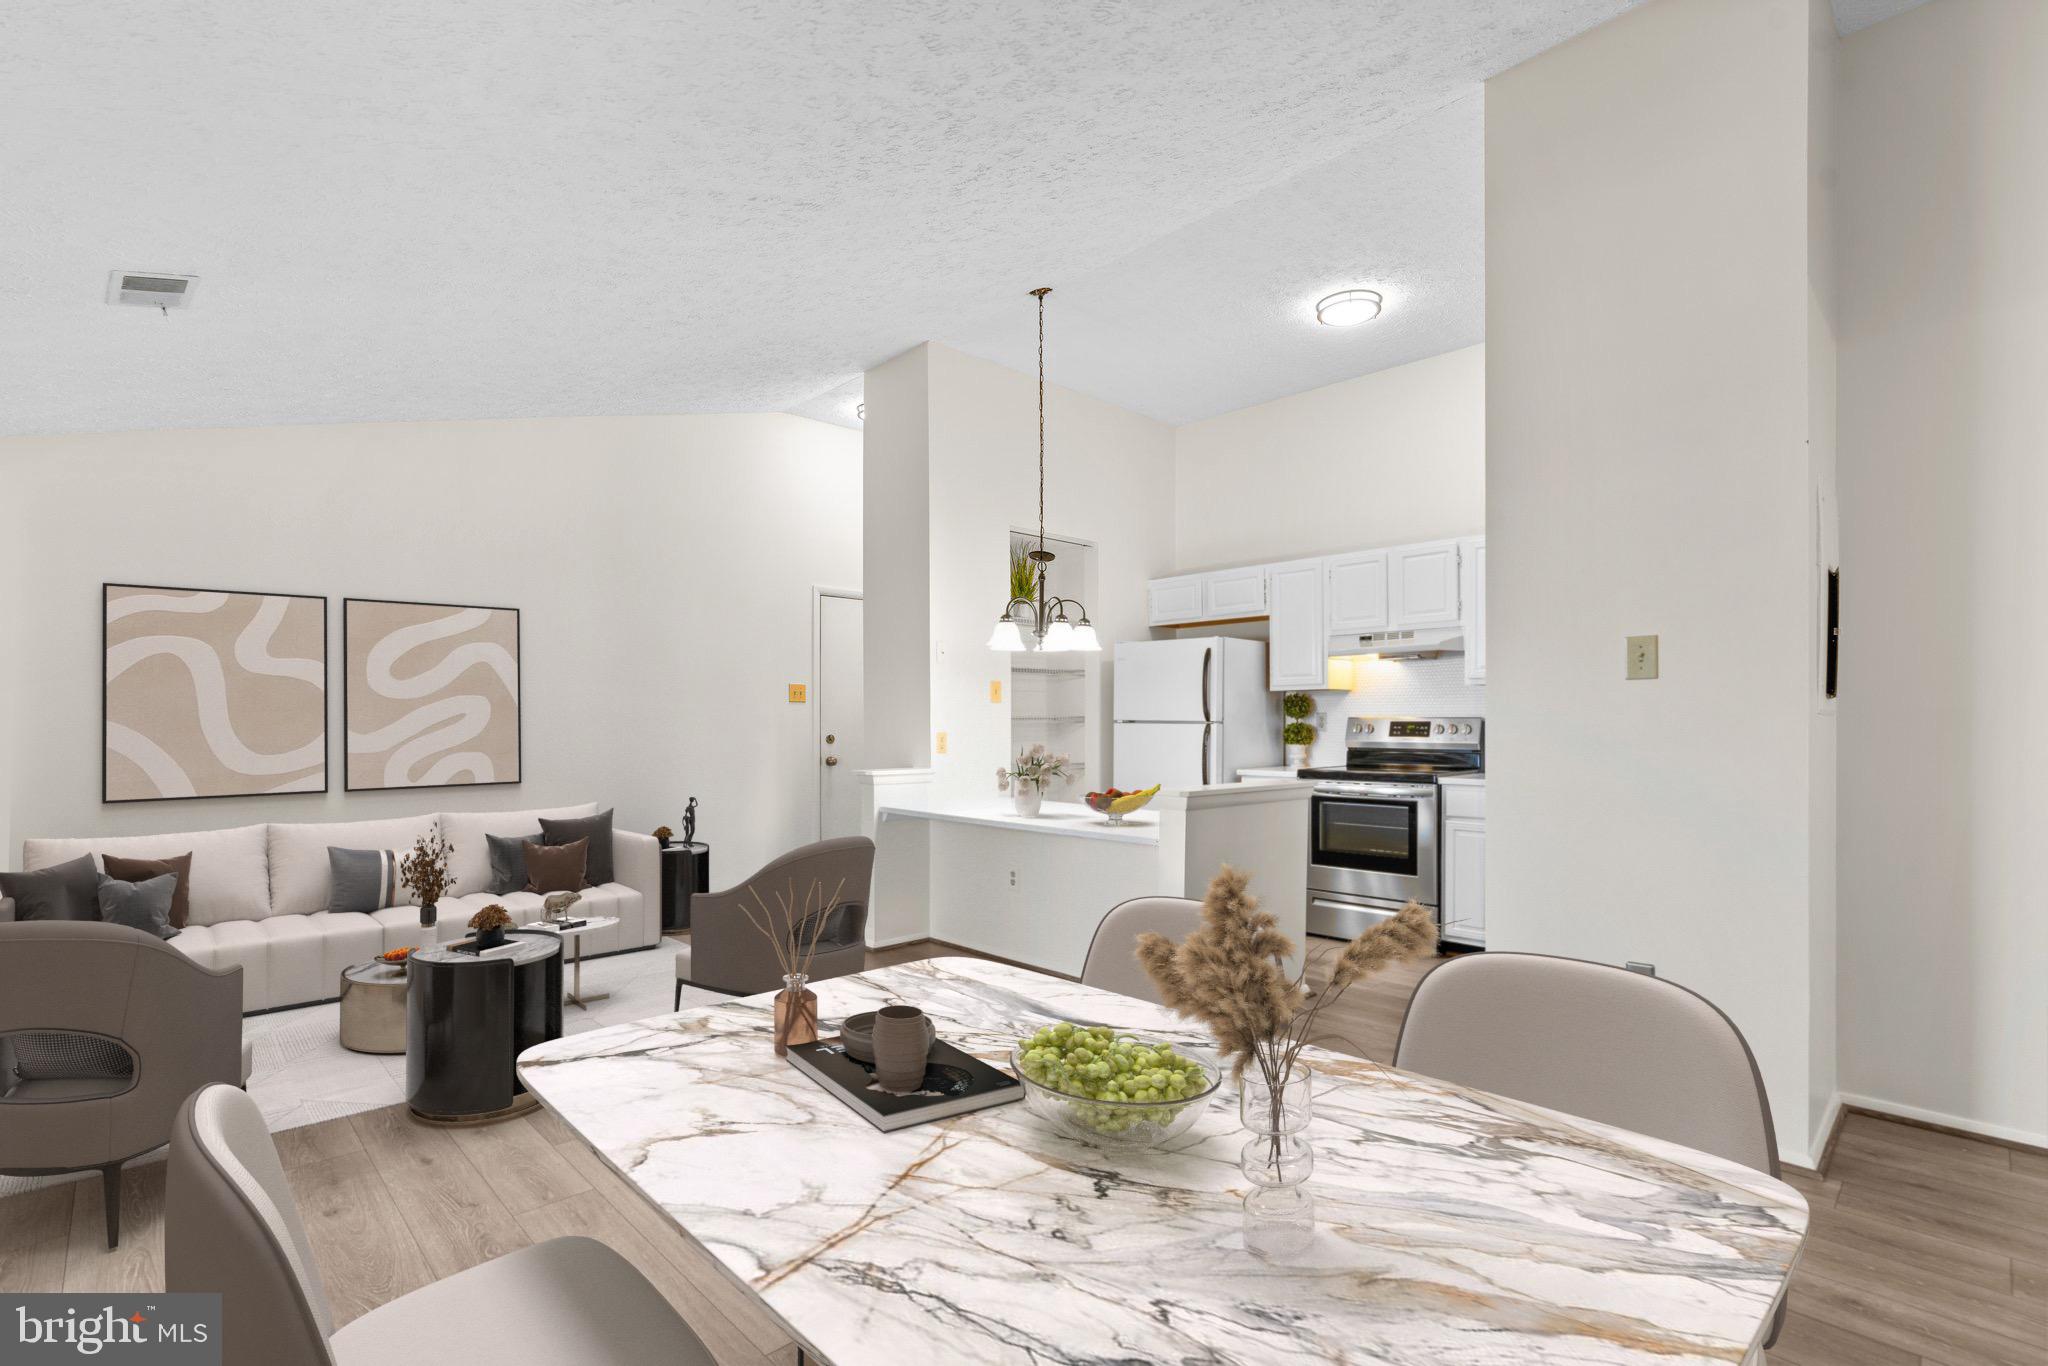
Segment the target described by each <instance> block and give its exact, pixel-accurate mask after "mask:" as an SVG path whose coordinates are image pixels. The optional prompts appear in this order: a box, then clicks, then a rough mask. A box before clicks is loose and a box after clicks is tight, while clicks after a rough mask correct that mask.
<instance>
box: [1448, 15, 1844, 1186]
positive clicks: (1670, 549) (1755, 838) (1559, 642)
mask: <svg viewBox="0 0 2048 1366" xmlns="http://www.w3.org/2000/svg"><path fill="white" fill-rule="evenodd" d="M1808 25H1809V8H1808V4H1807V2H1806V0H1651V3H1648V4H1645V5H1643V6H1642V7H1640V8H1638V9H1634V10H1631V11H1630V12H1629V13H1627V14H1624V15H1622V16H1620V17H1619V18H1617V19H1614V20H1612V21H1610V22H1609V23H1607V24H1604V25H1602V26H1600V27H1599V28H1597V29H1594V30H1592V31H1591V32H1589V33H1586V34H1584V35H1582V36H1580V37H1579V38H1577V39H1575V40H1573V41H1571V42H1569V43H1566V44H1564V45H1562V46H1560V47H1558V48H1555V49H1553V50H1551V51H1550V52H1547V53H1545V54H1543V55H1542V56H1540V57H1537V58H1535V59H1533V60H1531V61H1529V62H1527V63H1524V64H1523V65H1521V66H1519V67H1516V68H1515V69H1513V70H1511V71H1508V72H1506V73H1504V74H1503V75H1500V76H1497V77H1495V78H1494V79H1493V80H1491V81H1489V82H1488V84H1487V94H1486V126H1487V148H1486V155H1487V186H1486V199H1487V204H1486V213H1487V354H1486V393H1487V417H1486V433H1487V469H1486V484H1487V487H1486V504H1487V507H1486V519H1485V522H1486V534H1487V545H1488V553H1489V558H1490V559H1491V560H1492V562H1493V564H1494V565H1495V566H1496V567H1499V566H1505V567H1507V568H1506V571H1505V572H1497V573H1495V574H1494V575H1493V577H1492V580H1491V582H1490V583H1489V586H1488V587H1489V602H1488V606H1489V628H1490V629H1489V639H1488V646H1489V659H1488V678H1487V693H1488V717H1487V720H1488V741H1489V743H1488V753H1487V768H1488V772H1487V789H1488V791H1487V805H1488V811H1487V846H1488V847H1487V912H1488V921H1489V923H1488V927H1487V929H1488V943H1489V947H1495V948H1502V949H1511V950H1529V951H1535V952H1543V953H1555V954H1563V955H1567V956H1570V957H1576V958H1586V959H1593V960H1597V961H1602V962H1609V963H1620V962H1622V961H1625V960H1630V959H1636V960H1643V961H1647V962H1651V963H1654V964H1656V965H1657V969H1658V972H1659V975H1661V976H1663V977H1665V978H1668V979H1670V980H1671V981H1674V982H1677V983H1680V984H1682V985H1684V986H1688V987H1691V988H1692V989H1694V990H1696V991H1698V992H1700V993H1702V994H1703V995H1705V996H1707V997H1708V998H1709V999H1711V1000H1713V1001H1714V1002H1715V1003H1716V1004H1718V1005H1719V1006H1720V1007H1721V1008H1722V1009H1723V1010H1725V1011H1726V1012H1727V1013H1728V1014H1729V1015H1730V1016H1731V1017H1732V1018H1733V1019H1734V1020H1735V1022H1736V1023H1737V1025H1739V1026H1740V1027H1741V1029H1742V1030H1743V1032H1744V1034H1745V1035H1746V1036H1747V1037H1748V1040H1749V1043H1750V1045H1751V1047H1752V1049H1753V1050H1754V1051H1755V1054H1756V1057H1757V1060H1758V1062H1759V1064H1760V1066H1761V1068H1762V1070H1763V1074H1764V1077H1765V1081H1766V1084H1767V1086H1768V1089H1769V1092H1770V1098H1771V1103H1772V1109H1773V1112H1774V1116H1775V1119H1776V1122H1777V1127H1778V1134H1779V1140H1780V1144H1781V1147H1782V1149H1783V1151H1784V1153H1785V1155H1786V1157H1787V1158H1788V1159H1789V1160H1792V1161H1795V1162H1805V1161H1809V1160H1810V1142H1811V1138H1812V1134H1813V1129H1814V1114H1813V1110H1814V1106H1813V1096H1812V1087H1813V1084H1814V1077H1813V1047H1812V1042H1813V1040H1812V1033H1813V1020H1812V1018H1811V1013H1810V1012H1811V1002H1812V999H1813V996H1814V992H1815V980H1816V978H1829V979H1831V978H1832V975H1833V972H1834V965H1833V962H1832V959H1831V958H1829V959H1828V961H1825V962H1822V961H1818V959H1817V952H1821V953H1825V952H1827V951H1828V948H1827V946H1821V947H1820V948H1819V949H1818V950H1817V947H1816V945H1815V944H1814V942H1813V940H1812V938H1811V935H1810V917H1811V915H1812V896H1813V893H1814V887H1813V863H1814V857H1815V856H1814V851H1813V848H1812V845H1811V838H1810V835H1811V830H1812V826H1813V822H1814V820H1815V815H1814V811H1813V804H1812V792H1811V787H1812V783H1811V773H1810V765H1811V763H1812V753H1811V749H1812V736H1811V731H1812V727H1813V718H1814V713H1815V698H1814V695H1813V691H1812V686H1811V685H1812V680H1813V672H1812V661H1813V656H1814V651H1813V649H1812V643H1811V637H1810V635H1809V628H1810V626H1811V624H1812V609H1811V602H1810V592H1809V590H1810V587H1811V584H1812V562H1813V556H1814V548H1813V537H1814V532H1813V528H1814V526H1815V509H1814V500H1813V488H1812V473H1811V462H1810V459H1809V453H1808V442H1809V439H1810V436H1811V431H1810V422H1811V419H1812V414H1811V412H1810V406H1811V404H1812V403H1813V402H1814V396H1813V392H1812V389H1811V386H1810V383H1809V377H1810V373H1811V365H1812V358H1811V356H1810V354H1809V346H1810V344H1811V337H1810V335H1809V327H1810V317H1809V288H1810V283H1811V282H1810V279H1809V272H1810V269H1811V265H1810V262H1809V256H1808V219H1809V205H1808V190H1809V185H1808V169H1809V162H1808V138H1809V129H1808V113H1809V109H1808V98H1809V82H1810V79H1811V77H1810V73H1809V70H1808V59H1809V49H1808V33H1809V27H1808ZM1650 633H1655V634H1658V635H1660V636H1661V654H1662V676H1661V678H1659V679H1657V680H1655V681H1649V682H1628V681H1625V677H1624V657H1625V643H1624V642H1625V638H1626V637H1628V636H1630V635H1636V634H1650Z"/></svg>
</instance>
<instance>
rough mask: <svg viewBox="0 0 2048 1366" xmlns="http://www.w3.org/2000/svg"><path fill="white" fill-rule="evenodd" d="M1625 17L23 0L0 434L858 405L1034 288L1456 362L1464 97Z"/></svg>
mask: <svg viewBox="0 0 2048 1366" xmlns="http://www.w3.org/2000/svg"><path fill="white" fill-rule="evenodd" d="M1635 2H1636V0H1460V3H1444V2H1443V0H1266V2H1265V3H1259V4H1247V3H1242V2H1241V0H1187V2H1186V3H1178V4H1174V5H1168V6H1141V5H1114V4H1101V3H1081V0H1062V2H1061V3H1034V4H1018V3H1014V0H943V2H942V0H777V2H775V3H744V4H743V3H736V0H496V3H490V4H485V3H479V2H478V0H289V2H288V3H278V4H267V5H252V4H248V3H244V2H243V0H103V2H102V3H99V4H95V5H92V6H89V7H81V6H79V5H77V4H76V3H74V2H73V0H7V3H6V4H5V5H4V6H0V184H4V186H5V189H4V192H0V242H4V243H5V244H6V257H7V261H8V269H7V270H5V271H0V432H11V433H22V432H45V431H69V430H103V429H121V428H136V427H158V426H190V425H249V424H264V423H287V422H327V421H347V420H401V419H424V418H464V417H520V416H545V415H560V414H595V413H647V412H702V411H728V412H729V411H758V410H769V411H772V410H783V409H791V410H801V411H806V412H812V413H814V414H815V415H819V416H830V417H833V418H834V420H840V421H844V420H845V418H844V416H843V415H838V414H839V409H841V408H843V407H845V406H846V402H847V401H848V400H850V399H853V398H856V397H857V390H858V376H859V374H860V372H861V371H862V370H863V369H865V368H867V367H868V366H870V365H873V364H875V363H877V362H879V361H881V360H883V359H886V358H887V357H888V356H891V355H893V354H896V353H897V352H899V351H901V350H903V349H904V348H906V347H908V346H911V345H914V344H916V343H917V342H919V341H923V340H926V339H929V338H938V339H942V340H952V341H954V342H956V344H959V345H961V346H963V347H965V348H966V349H969V350H974V351H978V352H980V353H982V354H986V355H993V356H997V357H999V358H1003V359H1006V360H1008V361H1010V362H1011V363H1019V358H1018V354H1017V338H1018V337H1019V336H1020V335H1022V333H1021V332H1020V329H1028V327H1029V316H1030V315H1029V300H1028V298H1026V297H1025V296H1024V294H1023V291H1024V290H1026V289H1028V288H1029V287H1030V286H1032V285H1034V284H1038V283H1051V284H1054V285H1055V286H1057V287H1059V290H1060V293H1059V294H1057V295H1056V296H1055V299H1056V305H1055V307H1056V310H1057V311H1056V313H1055V317H1056V318H1057V319H1058V321H1057V323H1056V326H1057V327H1058V328H1059V330H1058V331H1057V332H1056V333H1055V334H1054V335H1055V337H1056V338H1057V339H1058V340H1057V341H1056V343H1055V348H1056V349H1055V356H1056V360H1055V363H1054V366H1053V374H1054V378H1055V379H1058V380H1060V381H1061V382H1065V383H1071V384H1073V385H1074V386H1075V387H1078V388H1082V389H1085V390H1088V391H1090V392H1095V393H1100V394H1102V395H1104V396H1105V397H1108V398H1110V399H1112V400H1114V401H1118V402H1123V403H1127V404H1129V405H1130V406H1132V407H1134V408H1138V409H1141V410H1144V411H1149V412H1153V413H1155V414H1158V415H1160V416H1163V417H1170V418H1179V417H1183V416H1187V415H1190V414H1193V413H1197V412H1200V411H1208V410H1214V409H1215V408H1216V407H1218V406H1233V404H1232V403H1230V402H1219V397H1218V396H1219V395H1225V396H1235V397H1236V398H1239V399H1242V401H1244V402H1250V401H1255V400H1256V399H1257V398H1259V397H1272V396H1275V394H1277V393H1281V392H1291V391H1294V390H1297V389H1301V388H1307V387H1310V386H1311V385H1313V384H1317V383H1323V382H1326V381H1327V380H1328V379H1334V378H1341V377H1343V376H1344V375H1346V374H1355V373H1361V372H1363V371H1364V370H1367V369H1371V368H1375V367H1376V366H1378V365H1383V364H1388V363H1392V361H1393V360H1394V359H1402V358H1408V357H1409V356H1410V355H1411V354H1412V355H1420V354H1427V353H1428V351H1429V350H1431V349H1436V350H1441V349H1444V346H1445V345H1457V344H1459V342H1460V341H1461V340H1472V339H1474V338H1473V337H1472V336H1471V333H1472V319H1473V318H1474V317H1475V316H1477V315H1476V313H1475V311H1474V310H1475V308H1476V307H1477V304H1476V303H1475V300H1476V297H1477V296H1476V293H1475V291H1476V289H1477V281H1478V273H1477V268H1476V256H1475V255H1474V252H1475V250H1476V245H1475V244H1476V238H1474V237H1473V236H1472V232H1473V230H1474V228H1475V226H1476V223H1477V218H1476V213H1477V203H1478V201H1477V198H1476V193H1475V190H1476V186H1477V183H1478V162H1477V155H1478V143H1477V139H1476V137H1475V136H1474V135H1473V129H1474V128H1475V127H1476V126H1477V125H1476V120H1477V109H1478V105H1477V101H1476V100H1475V99H1474V98H1472V97H1473V96H1474V94H1475V93H1476V89H1477V86H1478V84H1479V82H1481V81H1482V80H1484V79H1485V78H1486V77H1487V76H1489V75H1492V74H1494V73H1495V72H1498V71H1500V70H1503V69H1505V68H1506V67H1508V66H1511V65H1513V64H1515V63H1516V62H1519V61H1522V60H1524V59H1526V58H1527V57H1530V56H1532V55H1534V54H1536V53H1538V52H1540V51H1543V50H1544V49H1546V48H1548V47H1550V46H1552V45H1554V44H1555V43H1557V42H1559V41H1562V40H1563V39H1565V38H1568V37H1570V36H1572V35H1573V34H1575V33H1578V32H1581V31H1583V30H1584V29H1586V28H1589V27H1591V26H1593V25H1594V24H1597V23H1599V22H1602V21H1604V20H1606V19H1607V18H1610V17H1612V16H1613V15H1614V14H1616V13H1619V12H1620V11H1622V10H1623V9H1626V8H1628V6H1629V5H1630V4H1632V3H1635ZM1859 2H1861V3H1869V2H1870V0H1839V3H1843V4H1852V3H1859ZM1890 2H1892V3H1896V0H1890ZM1446 106H1449V107H1446ZM1452 157H1464V158H1466V160H1465V161H1464V162H1463V163H1462V164H1461V165H1453V164H1450V161H1449V159H1450V158H1452ZM1397 182H1398V183H1397ZM116 267H119V268H123V269H141V270H164V271H175V272H181V273H192V274H197V275H198V276H200V277H201V283H200V285H199V289H198V295H197V300H196V305H195V307H194V308H193V309H192V310H191V311H189V312H187V313H183V314H177V315H173V316H171V317H169V318H165V317H162V316H160V315H158V314H155V313H153V312H147V311H144V310H138V309H122V308H115V307H112V306H109V305H107V304H105V303H104V302H103V301H102V298H103V293H104V288H105V280H106V273H107V271H108V270H109V269H112V268H116ZM1361 275H1363V276H1370V277H1376V278H1380V279H1384V281H1385V284H1386V286H1387V290H1388V293H1389V295H1390V299H1391V300H1393V301H1394V302H1395V307H1394V309H1393V310H1392V311H1390V313H1389V316H1388V318H1387V319H1386V320H1384V321H1383V322H1381V323H1378V324H1374V325H1373V326H1372V328H1371V329H1361V330H1359V332H1357V333H1354V334H1349V335H1342V336H1338V335H1337V334H1333V333H1331V332H1330V330H1329V329H1308V328H1304V327H1303V326H1302V325H1301V324H1300V319H1299V317H1298V316H1297V315H1295V314H1293V313H1292V312H1291V310H1293V309H1295V308H1297V307H1298V306H1299V304H1300V303H1301V302H1302V300H1301V298H1300V297H1299V296H1300V295H1301V294H1302V293H1303V292H1304V291H1309V292H1313V291H1316V290H1318V289H1319V288H1320V286H1321V285H1322V283H1323V282H1324V279H1325V277H1328V278H1329V280H1330V282H1331V284H1332V287H1334V286H1335V285H1337V284H1344V283H1350V282H1351V281H1352V278H1354V277H1358V276H1361ZM1397 277H1399V278H1397ZM1404 291H1408V292H1407V293H1405V294H1404ZM1282 292H1285V293H1286V295H1287V297H1285V298H1279V297H1277V296H1278V295H1279V294H1281V293H1282ZM1404 301H1405V302H1404ZM1368 332H1369V333H1370V335H1366V334H1367V333H1368ZM1443 339H1448V340H1447V341H1444V345H1438V342H1439V341H1440V340H1443ZM1084 362H1085V364H1084ZM1091 366H1092V367H1093V369H1090V368H1088V367H1091ZM1276 386H1278V387H1277V388H1276Z"/></svg>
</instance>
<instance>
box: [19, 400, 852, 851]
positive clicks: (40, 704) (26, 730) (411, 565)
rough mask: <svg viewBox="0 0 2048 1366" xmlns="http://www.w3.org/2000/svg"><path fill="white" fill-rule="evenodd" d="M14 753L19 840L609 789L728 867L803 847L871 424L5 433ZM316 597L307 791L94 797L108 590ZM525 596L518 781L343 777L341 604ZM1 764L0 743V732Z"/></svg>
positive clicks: (595, 423)
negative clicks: (119, 800)
mask: <svg viewBox="0 0 2048 1366" xmlns="http://www.w3.org/2000/svg"><path fill="white" fill-rule="evenodd" d="M0 487H4V489H5V491H6V493H7V495H8V497H7V508H8V514H9V516H8V522H9V530H8V533H7V537H6V540H7V541H8V542H9V544H8V545H7V547H6V549H5V550H4V551H0V553H4V554H5V555H6V557H7V559H6V561H5V564H6V566H7V567H8V568H10V569H11V570H12V571H13V572H12V574H11V575H10V577H9V579H8V584H7V589H6V593H5V597H6V598H7V599H9V600H10V602H11V604H12V606H11V611H12V613H13V622H12V629H11V630H10V631H8V632H7V634H6V636H5V639H6V643H7V650H8V653H7V655H6V657H5V659H4V661H0V685H4V686H0V698H4V697H6V696H8V695H10V694H11V695H12V698H13V701H14V705H13V706H12V707H11V708H10V709H9V713H8V715H9V718H11V719H10V721H9V722H8V723H9V724H12V725H13V726H15V727H16V739H15V750H14V755H13V762H11V763H9V764H6V765H4V767H0V775H4V776H0V812H4V811H6V810H7V808H8V806H9V805H10V804H11V806H12V821H11V824H12V832H11V836H10V844H9V846H8V849H7V851H6V853H5V854H4V855H0V862H4V863H5V864H6V865H7V866H13V862H14V859H15V856H16V851H17V849H18V842H19V841H20V840H21V839H22V838H23V837H26V836H33V835H89V834H99V833H105V834H125V833H135V832H144V831H156V830H184V829H199V828H207V827H216V826H229V825H242V824H248V823H251V822H257V821H269V820H277V821H295V820H345V819H354V818H359V817H376V816H390V815H399V814H406V813H412V812H425V811H435V810H453V809H467V810H488V809H492V808H509V807H522V806H526V807H530V806H544V805H555V804H559V803H563V802H569V801H583V800H596V801H598V802H602V803H606V804H612V805H615V806H616V807H617V808H618V820H619V822H620V823H621V824H622V825H625V826H628V827H631V828H634V829H639V830H648V829H652V828H653V827H654V826H655V825H656V824H659V823H662V822H664V821H665V822H667V823H668V824H671V825H677V826H679V825H680V824H681V822H680V821H679V820H678V817H680V816H681V814H682V809H683V803H684V801H685V800H686V799H687V798H688V797H690V796H691V795H696V796H698V797H700V798H701V799H702V807H701V822H702V823H701V825H700V827H699V834H700V836H701V837H702V838H703V839H705V840H708V841H709V842H710V843H711V844H712V846H713V860H714V867H715V868H716V870H717V875H716V880H717V881H718V882H719V883H720V884H721V885H723V884H727V883H731V882H736V881H738V880H739V879H740V878H741V877H743V876H745V874H746V873H748V872H749V871H751V870H752V869H753V868H754V867H756V866H758V865H759V864H760V863H762V862H764V861H766V860H767V859H768V858H769V857H771V856H772V855H774V854H776V853H779V852H781V851H783V850H785V849H788V848H790V847H793V846H795V845H798V844H802V843H805V842H808V841H809V840H812V839H814V838H816V819H817V803H816V768H815V763H816V754H815V747H814V741H813V736H812V727H811V716H810V708H809V707H808V706H798V705H791V704H790V703H789V702H788V701H787V700H786V699H787V693H786V691H785V689H786V685H787V684H789V683H793V682H806V681H807V680H808V679H809V674H810V668H811V657H810V638H811V621H810V611H811V598H810V590H811V586H812V585H813V584H816V583H824V584H830V585H837V586H850V585H857V584H858V583H859V581H860V573H861V552H860V543H861V470H860V438H859V436H858V435H857V434H856V433H853V432H849V431H846V430H843V429H841V428H838V427H834V426H830V425H828V424H825V423H821V422H814V421H811V420H809V419H806V418H796V417H788V416H784V415H780V414H764V415H756V416H700V417H644V418H579V419H560V420H544V421H509V422H445V423H382V424H357V425H349V426H305V427H278V428H245V429H236V430H217V431H206V430H171V431H156V432H137V433H111V434H99V435H87V436H66V437H48V438H28V437H24V438H15V439H11V440H7V441H0ZM109 580H111V581H116V582H123V581H125V582H131V583H147V584H165V585H170V586H189V587H199V588H228V589H254V590H263V591H277V592H296V593H311V594H324V595H325V596H326V597H327V598H328V599H329V607H328V622H329V631H328V737H329V759H328V762H329V770H330V779H331V781H330V790H329V791H328V792H327V793H326V795H324V796H320V795H305V796H285V797H238V798H225V799H216V800H210V801H175V802H150V803H142V804H127V805H112V806H107V805H102V804H101V802H100V685H99V676H100V668H101V650H100V584H101V583H102V582H103V581H109ZM350 596H353V597H392V598H403V599H412V600H425V601H434V602H454V603H481V604H486V605H491V606H507V607H517V608H519V609H521V619H520V625H521V647H522V649H521V653H522V660H521V665H522V668H521V680H522V684H523V690H524V693H525V704H524V726H525V775H524V778H525V780H524V781H523V782H522V783H521V784H519V785H518V786H516V787H487V788H461V787H456V788H439V789H427V790H421V791H416V792H374V793H356V794H349V793H344V792H343V791H342V780H341V773H342V766H341V754H342V750H341V745H342V739H341V737H342V714H341V706H342V690H341V686H340V679H341V668H342V661H341V654H340V651H341V599H342V598H343V597H350ZM0 754H4V750H0Z"/></svg>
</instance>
